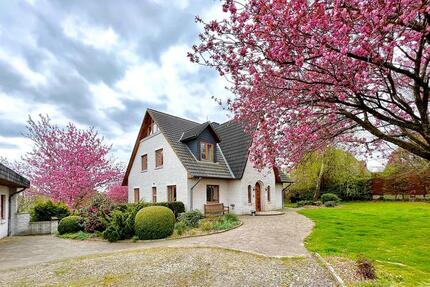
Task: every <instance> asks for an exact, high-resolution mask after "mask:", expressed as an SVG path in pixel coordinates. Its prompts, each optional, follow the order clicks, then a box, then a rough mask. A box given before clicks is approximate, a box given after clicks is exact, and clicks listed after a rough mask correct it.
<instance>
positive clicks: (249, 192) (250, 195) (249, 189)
mask: <svg viewBox="0 0 430 287" xmlns="http://www.w3.org/2000/svg"><path fill="white" fill-rule="evenodd" d="M251 202H252V187H251V185H248V203H251Z"/></svg>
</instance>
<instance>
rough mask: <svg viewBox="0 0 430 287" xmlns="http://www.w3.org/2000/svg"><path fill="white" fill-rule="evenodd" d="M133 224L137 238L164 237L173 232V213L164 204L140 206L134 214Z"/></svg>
mask: <svg viewBox="0 0 430 287" xmlns="http://www.w3.org/2000/svg"><path fill="white" fill-rule="evenodd" d="M134 226H135V232H136V235H137V236H138V237H139V239H160V238H165V237H167V236H170V235H172V233H173V228H174V226H175V215H174V214H173V211H172V210H170V209H169V208H167V207H164V206H150V207H146V208H142V209H141V210H139V212H138V213H137V214H136V219H135V225H134Z"/></svg>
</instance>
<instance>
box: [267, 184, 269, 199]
mask: <svg viewBox="0 0 430 287" xmlns="http://www.w3.org/2000/svg"><path fill="white" fill-rule="evenodd" d="M267 201H269V202H270V185H269V186H267Z"/></svg>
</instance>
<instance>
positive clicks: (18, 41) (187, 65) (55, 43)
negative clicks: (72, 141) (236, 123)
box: [0, 0, 230, 162]
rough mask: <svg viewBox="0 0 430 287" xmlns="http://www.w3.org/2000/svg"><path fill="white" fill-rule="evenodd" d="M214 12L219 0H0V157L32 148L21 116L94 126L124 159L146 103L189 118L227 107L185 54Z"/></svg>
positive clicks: (221, 115)
mask: <svg viewBox="0 0 430 287" xmlns="http://www.w3.org/2000/svg"><path fill="white" fill-rule="evenodd" d="M197 15H198V16H201V17H202V18H203V19H214V18H219V17H221V15H222V10H221V4H220V2H219V1H217V0H204V1H202V0H175V1H169V0H165V1H164V0H140V1H106V0H104V1H87V0H85V1H84V0H77V1H76V0H74V1H44V0H31V1H30V0H28V1H1V2H0V43H1V44H0V156H4V157H6V158H8V159H9V160H14V159H19V158H20V157H21V155H22V154H24V153H25V152H26V151H28V150H30V149H31V143H30V142H29V140H28V139H26V138H25V137H24V136H23V134H24V133H25V125H26V121H27V120H28V117H29V116H31V117H32V118H37V117H38V115H39V114H43V115H49V116H50V118H51V119H52V122H53V123H56V124H58V125H60V126H64V125H66V124H67V123H68V122H73V123H75V124H76V125H77V126H78V127H81V128H86V127H90V126H93V127H95V128H96V129H97V130H98V131H99V133H100V134H101V135H102V136H104V138H105V140H106V142H108V143H109V144H112V145H113V150H112V151H113V154H114V155H115V157H116V158H117V159H119V160H120V161H124V162H127V161H128V158H129V156H130V153H131V149H132V146H133V144H134V141H135V139H136V136H137V133H138V129H139V125H140V123H141V121H142V118H143V116H144V113H145V110H146V109H147V108H153V109H157V110H161V111H164V112H167V113H173V114H175V115H178V116H183V117H186V118H189V119H192V120H195V121H201V122H203V121H206V120H211V121H218V122H222V121H224V120H226V119H228V117H229V115H228V114H227V112H226V111H225V110H222V108H221V107H220V106H219V105H218V104H217V103H216V102H215V101H214V100H213V99H212V97H217V98H222V99H226V98H227V97H229V95H230V93H229V92H228V91H227V90H226V89H225V86H226V84H227V83H226V82H225V81H224V79H223V78H221V77H219V76H218V74H217V73H216V72H215V71H213V70H211V69H209V68H207V67H203V66H199V65H197V64H193V63H191V62H189V60H188V58H187V57H186V54H187V52H188V51H190V50H191V46H192V45H193V44H194V43H197V41H198V33H199V32H200V31H201V29H202V27H201V26H200V25H199V24H196V23H195V22H194V18H195V16H197Z"/></svg>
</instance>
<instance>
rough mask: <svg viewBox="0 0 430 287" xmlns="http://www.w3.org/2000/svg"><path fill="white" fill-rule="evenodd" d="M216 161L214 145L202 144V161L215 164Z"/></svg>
mask: <svg viewBox="0 0 430 287" xmlns="http://www.w3.org/2000/svg"><path fill="white" fill-rule="evenodd" d="M214 159H215V148H214V144H211V143H207V142H200V160H203V161H212V162H213V161H214Z"/></svg>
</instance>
